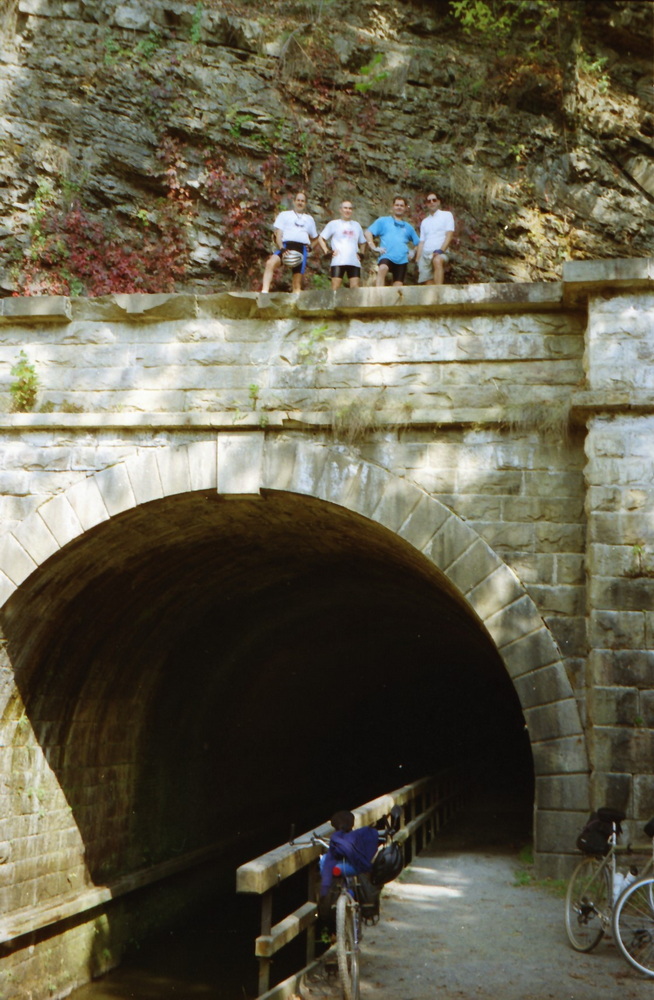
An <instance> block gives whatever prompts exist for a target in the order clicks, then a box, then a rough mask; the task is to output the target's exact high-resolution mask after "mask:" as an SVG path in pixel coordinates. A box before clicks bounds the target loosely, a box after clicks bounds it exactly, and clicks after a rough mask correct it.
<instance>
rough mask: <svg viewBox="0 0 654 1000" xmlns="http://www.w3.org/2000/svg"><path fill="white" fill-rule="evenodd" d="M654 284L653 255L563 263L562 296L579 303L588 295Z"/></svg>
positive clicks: (570, 302) (568, 303) (574, 303)
mask: <svg viewBox="0 0 654 1000" xmlns="http://www.w3.org/2000/svg"><path fill="white" fill-rule="evenodd" d="M653 286H654V257H626V258H616V259H613V260H566V261H564V263H563V288H564V300H565V302H566V304H567V305H568V306H578V305H581V304H582V303H585V302H587V301H588V299H589V297H590V296H591V295H598V294H603V293H606V292H610V293H615V292H624V291H634V292H636V291H642V290H643V289H647V288H649V289H651V288H652V287H653Z"/></svg>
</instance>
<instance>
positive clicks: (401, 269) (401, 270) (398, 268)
mask: <svg viewBox="0 0 654 1000" xmlns="http://www.w3.org/2000/svg"><path fill="white" fill-rule="evenodd" d="M379 263H380V264H386V266H387V268H388V270H389V271H390V272H391V274H392V275H393V281H404V278H405V277H406V269H407V266H408V265H407V264H396V263H395V261H393V260H389V259H388V257H382V258H381V260H380V261H379Z"/></svg>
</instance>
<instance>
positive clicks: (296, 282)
mask: <svg viewBox="0 0 654 1000" xmlns="http://www.w3.org/2000/svg"><path fill="white" fill-rule="evenodd" d="M291 291H293V292H301V291H302V275H301V274H300V272H299V271H298V273H297V274H296V273H295V272H293V279H292V281H291Z"/></svg>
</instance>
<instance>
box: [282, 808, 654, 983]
mask: <svg viewBox="0 0 654 1000" xmlns="http://www.w3.org/2000/svg"><path fill="white" fill-rule="evenodd" d="M482 826H483V823H482V821H481V819H480V817H475V816H470V817H469V819H468V820H467V821H465V820H464V821H461V822H457V824H456V827H453V828H452V830H451V831H449V832H448V833H447V834H446V835H441V837H440V838H439V840H438V844H437V846H436V847H435V848H434V849H432V850H430V851H427V852H424V853H423V854H421V855H420V857H418V858H416V860H415V862H414V864H412V865H411V866H410V867H409V868H408V869H407V870H406V871H405V872H403V874H402V876H401V878H400V879H399V880H397V881H396V882H393V883H391V884H390V885H388V886H387V887H386V889H385V890H384V898H383V900H382V919H381V922H380V923H379V924H378V925H377V926H376V927H370V928H366V929H365V931H364V938H363V942H362V961H361V974H362V981H361V998H362V1000H373V998H374V1000H598V997H605V998H606V1000H613V998H618V997H619V998H620V1000H654V979H645V978H643V977H641V976H639V974H638V973H637V972H636V971H635V970H632V969H631V967H630V966H629V965H628V964H627V963H626V962H625V961H624V959H623V958H622V957H621V955H620V954H619V952H618V951H617V949H616V947H615V946H614V944H613V942H612V941H610V940H608V939H607V938H604V939H603V940H602V941H600V943H599V945H598V946H597V948H596V949H595V951H593V952H591V953H590V954H588V955H585V954H579V953H577V952H575V951H573V950H572V949H571V948H570V946H569V945H568V942H567V937H566V934H565V928H564V924H563V911H564V901H563V899H562V898H561V896H560V895H557V894H556V893H555V892H554V891H553V889H552V887H544V886H543V885H540V884H527V885H522V884H516V872H519V871H521V870H522V871H523V872H524V869H521V865H520V861H519V847H520V846H521V845H520V843H519V841H517V840H516V841H514V842H511V840H510V837H509V839H508V841H507V837H506V836H505V835H504V833H503V832H502V831H500V830H499V829H496V830H494V836H493V840H495V844H490V845H489V843H488V836H487V835H486V836H484V831H483V829H482V830H481V833H480V832H478V830H480V829H481V827H482ZM498 841H501V843H500V842H498ZM523 843H524V842H523ZM302 996H303V998H306V1000H314V998H316V1000H317V998H319V997H331V996H339V992H338V990H337V989H336V988H335V987H334V986H333V985H332V984H331V983H330V982H328V981H327V980H326V978H325V976H324V975H322V976H321V977H320V978H319V979H318V980H317V981H314V982H313V983H307V984H306V985H305V987H304V989H303V990H302Z"/></svg>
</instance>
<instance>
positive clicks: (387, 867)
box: [370, 841, 404, 885]
mask: <svg viewBox="0 0 654 1000" xmlns="http://www.w3.org/2000/svg"><path fill="white" fill-rule="evenodd" d="M403 867H404V860H403V858H402V851H401V850H400V848H399V847H398V845H397V844H396V843H395V841H391V843H390V844H388V845H387V846H386V847H382V849H381V851H380V852H379V854H378V855H377V857H376V858H375V860H374V861H373V863H372V871H371V872H370V881H371V882H372V884H373V885H386V883H387V882H392V881H393V879H394V878H397V876H398V875H399V874H400V872H401V871H402V868H403Z"/></svg>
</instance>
